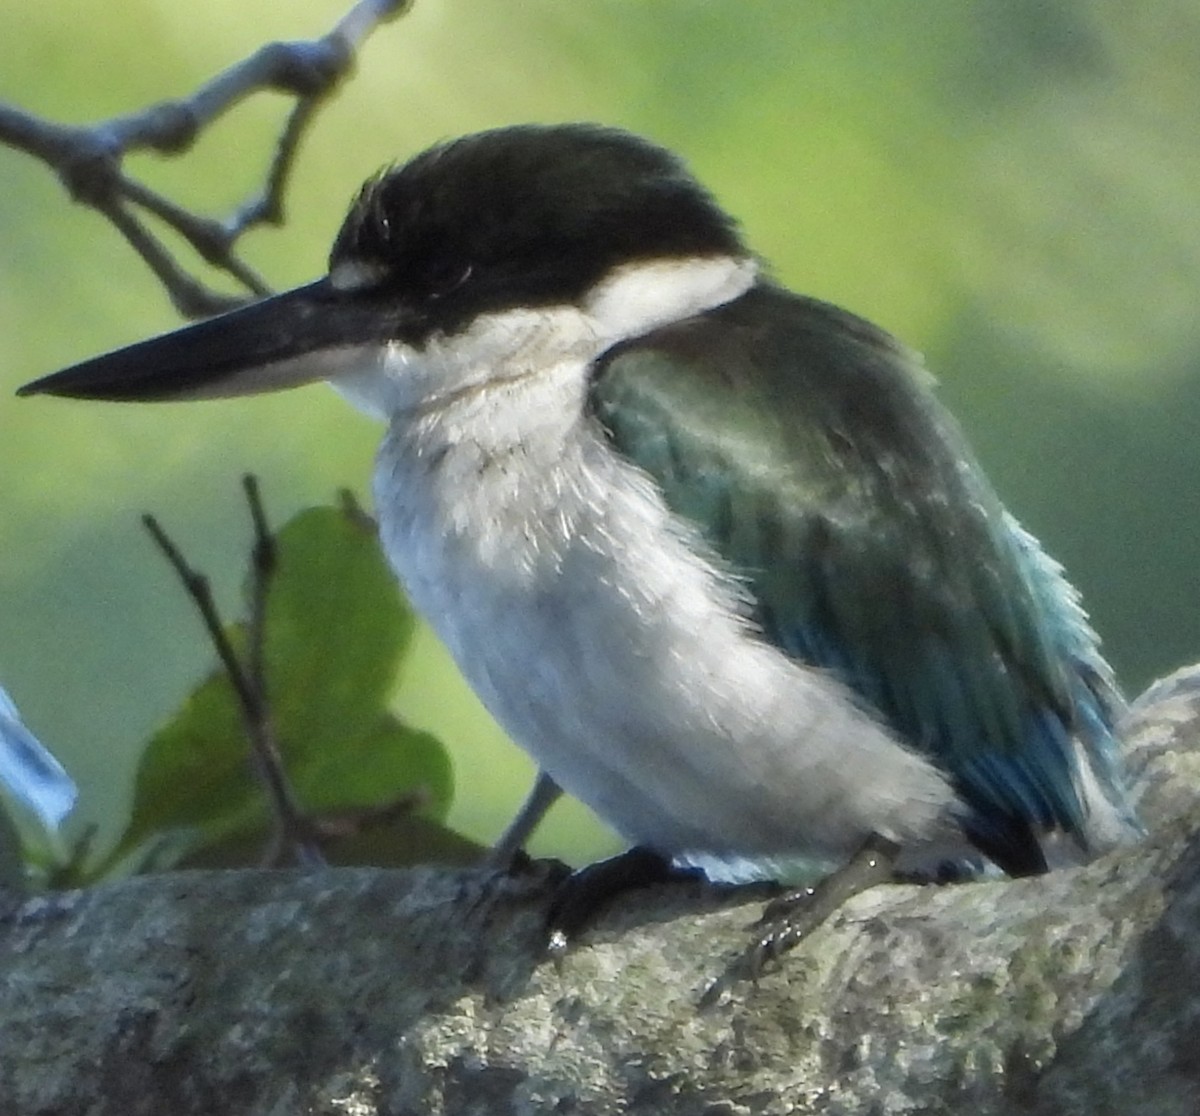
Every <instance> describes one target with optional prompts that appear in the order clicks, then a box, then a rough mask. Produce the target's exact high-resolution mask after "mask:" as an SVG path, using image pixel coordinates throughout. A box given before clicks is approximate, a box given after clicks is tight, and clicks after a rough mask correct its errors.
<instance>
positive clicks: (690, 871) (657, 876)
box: [546, 845, 703, 958]
mask: <svg viewBox="0 0 1200 1116" xmlns="http://www.w3.org/2000/svg"><path fill="white" fill-rule="evenodd" d="M697 878H703V873H702V872H700V870H699V869H698V868H677V867H676V866H675V865H673V864H672V863H671V861H669V860H668V859H667V858H666V857H664V856H661V855H660V854H659V853H656V852H654V851H653V850H651V849H647V848H643V847H641V846H639V845H635V846H634V847H633V848H631V849H626V851H625V852H623V853H619V854H618V855H617V856H612V857H609V858H608V859H607V860H600V861H597V862H596V863H595V864H589V865H588V866H587V867H586V868H580V869H578V870H576V871H574V872H572V873H571V874H570V875H569V876H568V877H567V878H566V879H565V880H563V882H562V883H561V884H559V886H558V890H557V891H556V892H555V894H554V899H553V901H552V902H551V905H550V912H549V914H548V915H547V916H546V931H547V948H548V949H549V951H550V953H551V955H553V956H554V957H556V958H557V957H561V956H562V955H563V954H564V953H565V952H566V950H567V946H568V945H569V944H570V942H571V940H572V939H573V938H574V937H575V936H576V935H577V934H578V933H579V932H580V931H581V930H582V929H583V928H584V927H585V926H587V924H588V923H589V922H591V921H592V919H593V918H594V917H595V915H596V912H597V911H599V910H600V908H601V907H604V906H606V905H607V904H608V903H610V902H611V901H612V900H613V899H615V898H617V896H619V895H622V894H623V893H625V892H627V891H632V890H634V889H635V888H641V887H650V886H651V885H653V884H660V883H670V882H672V881H676V880H695V879H697Z"/></svg>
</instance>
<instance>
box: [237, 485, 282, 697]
mask: <svg viewBox="0 0 1200 1116" xmlns="http://www.w3.org/2000/svg"><path fill="white" fill-rule="evenodd" d="M242 487H243V489H245V492H246V503H247V504H249V506H250V519H251V522H252V523H253V525H254V549H253V551H252V552H251V561H252V562H253V566H254V576H253V579H252V581H251V589H250V683H251V685H252V686H253V687H254V689H255V690H257V691H258V692H259V693H260V694H262V695H264V699H265V695H266V692H267V676H266V667H265V651H266V636H267V590H268V589H269V588H270V584H271V577H272V575H273V574H274V573H275V558H276V551H275V536H274V535H272V534H271V528H270V526H269V525H268V524H267V513H266V509H265V508H264V507H263V502H262V494H261V493H260V492H259V488H258V478H257V477H256V476H255V475H254V474H253V473H247V474H246V475H245V476H244V477H242Z"/></svg>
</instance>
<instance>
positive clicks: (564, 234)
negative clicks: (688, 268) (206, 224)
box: [330, 124, 745, 332]
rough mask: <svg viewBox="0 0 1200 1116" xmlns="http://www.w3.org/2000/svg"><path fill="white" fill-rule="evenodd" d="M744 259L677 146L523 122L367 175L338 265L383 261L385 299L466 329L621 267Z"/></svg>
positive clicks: (581, 288) (574, 291) (574, 295)
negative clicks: (484, 316) (483, 316)
mask: <svg viewBox="0 0 1200 1116" xmlns="http://www.w3.org/2000/svg"><path fill="white" fill-rule="evenodd" d="M744 254H745V249H744V247H743V246H742V244H741V242H740V239H739V237H738V234H737V230H736V228H735V225H734V223H733V221H732V219H731V218H730V217H729V216H728V215H727V214H725V213H724V212H723V211H722V210H721V208H720V207H719V206H718V205H717V203H716V202H715V201H714V200H713V198H712V197H711V196H710V195H709V194H708V193H707V192H706V191H705V190H704V189H703V187H701V186H700V185H699V183H698V182H696V180H695V179H694V178H693V177H692V176H691V174H690V173H689V172H688V171H687V169H686V168H685V167H684V165H683V164H682V163H681V162H680V161H679V160H678V159H677V158H676V157H675V156H674V155H672V154H671V153H670V152H668V151H665V150H663V149H662V148H660V147H657V146H655V145H654V144H651V143H648V142H647V141H645V140H643V139H640V138H638V137H637V136H633V135H630V134H629V133H627V132H623V131H620V130H618V129H614V128H605V127H600V126H598V125H590V124H567V125H545V126H539V125H524V126H519V127H511V128H502V129H497V130H495V131H490V132H482V133H479V134H477V135H472V136H467V137H465V138H463V139H458V140H454V141H453V142H450V143H446V144H443V145H441V146H438V147H434V148H431V149H429V150H428V151H425V152H423V153H422V154H420V155H417V156H416V157H415V158H413V159H412V160H410V161H409V162H407V163H405V164H404V165H403V166H400V167H397V168H394V169H392V170H389V171H387V172H385V173H384V174H382V175H380V176H379V177H378V178H376V179H374V180H372V181H371V182H369V183H367V185H366V186H365V187H364V188H363V190H362V192H361V193H360V194H359V197H358V199H357V200H356V201H355V203H354V205H353V206H352V208H351V210H350V213H349V215H348V217H347V218H346V221H345V224H344V225H343V226H342V229H341V232H340V233H339V234H338V237H337V240H336V242H335V243H334V246H333V251H332V253H331V257H330V265H331V268H336V267H337V266H338V265H339V264H342V263H358V264H365V265H367V267H371V265H380V266H379V273H380V275H381V276H383V278H382V281H381V282H380V284H379V289H378V293H379V294H380V295H386V296H388V297H390V298H398V299H400V300H401V301H402V302H403V303H405V304H407V305H409V306H412V307H413V308H414V309H415V308H418V307H419V308H420V309H421V311H422V317H423V320H424V322H425V326H426V328H427V329H437V330H440V331H444V332H454V331H455V330H456V329H457V328H460V327H462V326H463V325H465V324H466V323H467V322H469V321H470V319H471V318H473V317H474V316H475V315H477V314H480V313H485V312H488V311H497V310H505V309H510V308H513V307H518V306H539V305H553V304H568V305H569V304H571V303H574V302H577V301H578V300H579V299H580V298H581V297H582V296H583V295H584V294H585V293H586V292H587V291H588V290H589V289H590V288H591V287H593V286H594V285H595V284H596V283H597V282H598V281H599V280H601V279H602V278H603V277H604V276H605V275H607V274H608V273H609V272H611V271H612V270H613V269H614V268H616V267H618V266H620V265H622V264H626V263H632V262H636V261H640V260H651V259H674V258H685V257H695V256H716V255H744Z"/></svg>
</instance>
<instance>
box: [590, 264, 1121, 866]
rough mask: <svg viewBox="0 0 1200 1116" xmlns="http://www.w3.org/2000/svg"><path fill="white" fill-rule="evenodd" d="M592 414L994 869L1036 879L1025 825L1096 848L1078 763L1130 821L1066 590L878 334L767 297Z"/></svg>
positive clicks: (652, 349)
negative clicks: (911, 762) (936, 780)
mask: <svg viewBox="0 0 1200 1116" xmlns="http://www.w3.org/2000/svg"><path fill="white" fill-rule="evenodd" d="M590 403H591V407H592V411H593V413H594V415H595V416H596V418H597V419H598V420H599V422H600V424H601V425H602V427H603V428H604V430H605V431H606V433H607V436H608V437H609V438H610V439H611V441H612V443H613V444H614V446H615V447H616V448H617V449H618V450H619V451H621V452H622V453H624V454H625V455H626V456H628V457H629V458H631V459H632V460H633V461H635V462H636V463H637V464H638V465H640V466H641V467H642V468H643V469H645V470H646V471H647V472H649V473H650V474H651V475H652V476H653V477H654V478H655V480H656V481H657V482H658V484H659V485H660V486H661V488H662V491H663V493H664V496H665V499H666V501H667V503H668V505H669V506H670V507H671V508H672V510H673V511H675V512H676V513H677V514H679V515H682V516H684V517H686V518H688V519H691V520H692V521H694V522H695V523H696V524H698V525H699V526H700V527H701V528H702V529H703V531H704V533H705V534H706V536H707V538H708V540H709V541H710V543H711V544H712V546H713V547H714V549H715V550H716V551H717V553H718V554H719V555H720V556H721V558H722V559H723V560H724V561H725V562H726V563H728V565H729V566H730V567H731V568H732V569H733V570H734V571H735V572H736V573H737V574H738V575H739V576H740V577H742V578H744V579H745V581H746V583H747V585H748V587H749V589H750V592H751V594H752V596H753V599H754V601H755V604H756V609H757V614H756V617H755V618H756V620H757V623H758V624H759V625H760V627H761V629H762V631H763V634H764V637H765V638H767V639H769V640H771V641H772V642H773V643H775V644H776V645H777V646H779V647H780V648H781V649H783V650H784V651H786V652H787V653H788V654H790V655H792V656H794V657H796V658H797V659H800V660H803V661H804V662H806V663H810V664H812V665H814V666H819V667H822V668H825V669H828V670H830V671H832V672H834V673H835V674H837V675H838V676H839V677H840V678H842V679H843V680H844V681H845V682H846V683H847V684H848V685H849V686H850V688H851V689H852V690H853V691H855V692H856V693H857V694H858V695H859V696H860V697H861V699H862V700H863V701H864V702H865V703H866V704H868V705H869V706H871V707H872V708H873V709H875V710H876V711H877V712H878V714H879V715H880V716H881V717H882V718H884V719H885V720H886V721H888V722H889V723H890V724H891V725H892V726H893V727H894V728H895V729H896V731H897V732H898V733H899V734H900V735H901V736H902V737H903V738H904V739H906V740H907V741H908V743H909V744H910V745H911V746H912V747H914V748H917V749H919V750H920V751H922V752H923V753H925V754H926V755H928V756H930V757H931V758H932V759H933V760H934V761H935V762H936V763H937V764H938V765H939V766H941V767H942V768H943V769H944V770H946V771H947V772H948V773H949V774H950V775H951V776H952V777H953V779H954V780H955V781H956V783H957V785H958V787H959V789H960V793H961V795H962V797H963V798H964V800H965V801H966V802H967V803H968V804H969V805H970V806H971V807H972V808H973V813H974V818H973V820H972V823H971V824H972V826H973V828H972V833H973V836H975V837H976V838H977V840H978V842H979V844H980V845H981V847H982V848H984V850H985V851H986V852H988V853H989V855H991V856H992V857H993V858H994V859H996V860H997V861H998V862H999V863H1000V864H1001V865H1002V866H1003V867H1005V868H1006V869H1007V870H1009V871H1011V872H1028V871H1038V870H1040V869H1041V868H1044V866H1045V864H1044V860H1043V859H1042V853H1041V850H1040V846H1039V844H1038V841H1037V834H1038V832H1039V831H1042V830H1050V829H1060V830H1065V831H1067V832H1069V833H1071V834H1073V835H1075V836H1076V837H1077V838H1078V840H1079V842H1080V844H1082V845H1084V846H1085V847H1086V846H1088V845H1089V843H1091V841H1092V838H1093V836H1094V830H1095V829H1096V826H1095V825H1094V824H1092V819H1090V818H1089V816H1088V815H1089V809H1091V808H1092V807H1093V806H1094V803H1089V802H1088V801H1086V800H1085V797H1084V795H1083V794H1082V793H1081V787H1082V785H1083V782H1084V781H1085V780H1083V779H1081V772H1080V770H1079V767H1080V764H1081V763H1086V764H1088V765H1089V768H1090V772H1091V774H1092V775H1093V776H1094V780H1093V781H1094V783H1095V785H1097V786H1099V788H1100V790H1101V792H1102V794H1103V796H1104V797H1105V798H1106V799H1107V800H1108V801H1109V802H1110V803H1111V804H1112V807H1113V810H1114V811H1115V812H1116V813H1117V814H1120V815H1121V816H1122V817H1123V818H1124V819H1125V820H1126V821H1129V823H1130V824H1132V822H1131V814H1130V812H1129V810H1128V807H1127V806H1126V805H1125V792H1124V787H1123V783H1122V775H1121V770H1120V762H1119V756H1118V753H1117V747H1116V744H1115V741H1114V737H1113V725H1114V722H1115V720H1116V718H1117V716H1118V714H1119V712H1120V710H1121V709H1122V700H1121V697H1120V694H1119V693H1118V690H1117V688H1116V685H1115V683H1114V681H1113V678H1112V675H1111V672H1110V671H1109V669H1108V667H1107V665H1106V664H1105V662H1104V660H1103V658H1102V657H1101V655H1100V652H1099V649H1098V644H1097V640H1096V637H1095V635H1094V633H1093V632H1092V630H1091V629H1090V627H1089V626H1088V624H1087V621H1086V618H1085V616H1084V614H1083V612H1082V611H1081V609H1080V607H1079V604H1078V599H1077V596H1076V594H1075V592H1074V590H1073V589H1072V588H1071V587H1070V585H1068V583H1067V582H1066V580H1065V578H1064V577H1063V575H1062V572H1061V569H1060V568H1059V567H1058V566H1057V564H1056V563H1054V562H1053V561H1052V560H1051V559H1049V558H1048V557H1047V556H1046V555H1045V554H1044V553H1043V552H1042V551H1041V549H1040V547H1039V546H1038V544H1037V542H1036V540H1034V539H1033V538H1032V536H1030V535H1029V534H1027V533H1026V532H1025V531H1023V530H1022V529H1021V528H1020V527H1019V526H1018V525H1017V524H1016V522H1015V521H1014V520H1013V519H1012V518H1011V517H1010V516H1009V515H1008V514H1007V512H1006V511H1005V510H1004V508H1003V507H1002V506H1001V504H1000V502H999V500H998V499H997V497H996V496H995V494H994V492H993V491H992V489H991V488H990V486H989V485H988V483H987V481H986V479H985V478H984V477H983V474H982V472H981V471H980V470H979V468H978V466H977V465H976V464H975V462H974V461H973V459H972V457H971V454H970V452H969V450H968V448H967V446H966V444H965V441H964V439H963V437H962V435H961V433H960V432H959V430H958V428H957V426H956V425H955V424H954V422H953V420H952V419H951V418H950V417H949V415H948V414H947V413H946V412H945V410H944V409H943V408H941V407H940V405H939V404H938V403H937V401H936V399H935V398H934V396H933V393H932V391H931V389H930V386H929V383H928V378H927V376H926V375H925V373H924V372H923V370H922V369H921V368H920V365H919V363H918V362H917V361H916V360H915V359H914V358H913V357H912V356H911V354H909V353H908V352H907V351H906V350H904V349H902V348H901V347H900V346H899V345H898V344H896V343H895V342H894V341H893V340H892V339H891V338H890V337H888V335H886V334H884V333H883V332H882V331H879V330H877V329H876V328H875V327H873V326H871V325H869V324H868V323H866V322H863V321H862V320H861V319H858V318H855V317H853V316H852V315H849V314H846V313H844V312H843V311H840V310H837V309H836V308H834V307H831V306H828V305H826V304H824V303H820V302H817V301H815V300H811V299H804V298H800V297H798V296H795V295H791V294H789V293H787V292H785V291H782V290H779V289H777V288H774V287H770V286H766V285H764V286H760V287H757V288H755V289H754V290H752V291H751V292H750V293H748V294H747V295H744V296H743V297H742V298H740V299H737V300H735V301H734V302H732V303H729V304H727V305H726V306H724V307H719V308H717V309H716V310H713V311H710V312H708V313H706V314H703V315H700V316H698V317H696V318H694V319H690V320H689V321H687V322H684V323H678V324H675V325H672V326H669V327H666V328H664V329H661V330H658V331H655V332H654V333H652V334H650V335H648V336H646V337H644V338H640V339H638V340H635V341H633V342H629V343H627V344H625V345H622V346H619V347H618V348H616V349H614V350H613V351H612V352H610V353H609V354H607V355H606V356H605V357H604V358H603V359H602V360H601V362H600V363H599V364H598V366H597V369H596V372H595V377H594V380H593V383H592V389H591V398H590ZM1076 742H1078V745H1079V746H1078V748H1077V747H1076Z"/></svg>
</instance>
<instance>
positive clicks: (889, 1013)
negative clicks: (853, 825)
mask: <svg viewBox="0 0 1200 1116" xmlns="http://www.w3.org/2000/svg"><path fill="white" fill-rule="evenodd" d="M1127 731H1128V736H1129V741H1130V744H1129V747H1130V749H1131V754H1132V757H1133V766H1134V770H1135V774H1136V775H1137V778H1138V780H1139V788H1140V790H1141V793H1142V811H1143V815H1144V818H1145V820H1146V822H1147V824H1148V826H1149V828H1150V831H1151V832H1150V837H1149V838H1148V839H1147V840H1146V841H1145V842H1144V843H1143V844H1141V845H1139V846H1138V847H1136V848H1133V849H1130V850H1126V851H1124V852H1122V853H1120V854H1118V855H1115V856H1111V857H1107V858H1105V859H1103V860H1100V861H1098V862H1096V863H1095V864H1092V865H1089V866H1088V867H1086V868H1081V869H1071V870H1066V871H1060V872H1055V873H1052V874H1050V875H1048V876H1045V877H1041V878H1038V879H1029V880H1017V881H996V882H987V883H978V884H964V885H961V886H956V887H944V888H936V887H923V888H922V887H900V886H896V887H880V888H876V889H874V890H873V891H871V892H868V893H866V894H864V895H861V896H858V897H857V898H855V899H854V900H852V901H851V902H849V903H848V904H846V906H845V907H844V908H843V910H842V911H841V912H839V914H838V915H837V916H836V917H835V918H833V919H832V920H830V922H829V923H827V924H826V925H825V926H823V927H821V928H820V929H819V930H818V931H817V932H816V933H814V934H813V936H812V937H811V938H810V939H809V940H808V941H807V942H806V943H804V944H803V945H802V946H801V947H800V948H799V949H797V950H795V951H794V952H793V953H791V954H789V955H788V957H787V958H786V960H785V961H784V962H783V963H782V964H781V965H780V966H779V967H778V968H776V969H775V970H773V971H772V972H770V973H769V974H768V975H767V976H765V977H764V978H763V979H762V980H761V981H760V982H759V983H758V985H757V986H748V985H744V986H741V987H740V988H739V989H738V990H737V993H736V994H735V995H734V996H733V997H731V998H728V999H726V1000H725V1001H723V1002H722V1003H720V1004H719V1005H718V1006H717V1007H715V1008H713V1009H710V1010H707V1011H703V1012H702V1011H699V1010H697V1006H696V1001H697V998H698V996H699V995H700V993H701V991H702V990H703V989H704V988H705V987H706V986H707V985H708V983H709V982H710V981H711V980H713V979H714V978H715V977H716V976H718V975H719V974H720V973H721V972H722V971H723V969H724V966H725V965H726V964H727V963H728V961H729V960H730V959H731V958H732V957H733V956H734V955H735V954H736V953H737V951H738V950H740V949H741V948H742V946H743V945H744V944H745V941H746V928H747V926H748V924H749V923H750V922H751V921H752V920H753V919H754V918H755V917H757V915H758V913H759V911H760V904H759V903H756V902H748V901H746V900H745V899H742V900H740V901H738V902H737V903H735V904H734V905H730V903H729V901H728V900H724V901H723V900H721V899H719V898H718V897H716V896H714V895H711V894H708V893H706V892H705V891H704V890H703V889H702V888H700V887H699V886H695V887H692V886H685V885H679V886H674V887H668V888H661V889H657V890H653V891H647V892H645V893H644V894H641V895H637V896H634V897H632V898H631V899H630V900H629V901H628V902H625V903H623V905H622V907H621V909H620V911H615V912H614V913H613V914H611V915H610V916H609V917H607V918H606V919H604V920H603V921H602V922H601V923H600V924H599V925H598V926H597V927H596V929H595V930H594V931H592V932H590V933H589V934H588V935H586V936H585V937H584V938H583V939H582V940H581V941H580V942H579V943H578V944H577V945H576V946H575V948H574V949H573V950H571V951H570V952H569V954H568V955H567V956H566V958H565V959H564V960H563V961H562V962H561V963H560V964H557V965H556V964H555V963H553V962H549V961H546V960H544V958H543V956H542V953H541V948H540V945H541V934H540V927H541V923H542V918H543V915H544V911H545V905H546V902H547V899H548V889H547V881H546V878H545V877H544V876H543V875H541V874H539V873H536V872H535V873H531V874H530V875H529V876H526V877H523V878H520V879H504V878H498V877H494V876H487V875H485V874H483V873H479V872H471V871H449V870H434V869H429V870H417V871H383V870H370V869H357V870H353V869H337V870H330V871H327V872H320V873H316V874H309V875H305V874H301V873H298V872H266V871H241V872H189V873H174V874H166V875H161V876H154V877H141V878H138V879H133V880H128V881H125V882H122V883H118V884H113V885H109V886H105V887H99V888H95V889H93V890H90V891H87V892H77V893H69V894H65V895H61V896H53V897H42V898H36V899H33V900H30V901H28V902H26V903H24V904H23V905H21V906H19V907H17V908H16V909H15V910H13V911H9V912H8V913H0V1113H2V1114H3V1116H34V1114H37V1116H59V1114H63V1116H66V1114H76V1113H78V1114H80V1116H82V1114H85V1113H86V1114H88V1116H108V1114H112V1116H139V1114H155V1116H158V1114H163V1116H191V1114H193V1113H194V1114H197V1116H199V1114H203V1116H218V1114H219V1116H232V1114H242V1113H247V1114H250V1113H252V1114H255V1116H258V1114H263V1116H267V1114H270V1116H283V1114H305V1116H326V1114H329V1116H334V1114H338V1116H371V1114H375V1113H383V1114H388V1116H403V1114H409V1113H413V1114H417V1113H422V1114H424V1113H431V1114H438V1113H444V1114H449V1116H467V1114H472V1116H473V1114H480V1116H482V1114H485V1113H486V1114H508V1113H530V1114H532V1113H576V1114H600V1113H605V1114H607V1113H613V1114H616V1113H631V1114H637V1116H641V1114H659V1113H662V1114H685V1113H686V1114H689V1116H701V1114H703V1116H733V1114H737V1113H788V1112H798V1113H822V1114H838V1116H840V1114H847V1116H848V1114H855V1116H893V1114H900V1113H917V1112H920V1113H943V1112H944V1113H951V1112H953V1113H970V1114H971V1116H1002V1114H1003V1116H1008V1114H1017V1113H1038V1114H1042V1113H1044V1114H1047V1116H1049V1114H1055V1116H1073V1114H1076V1113H1078V1114H1080V1116H1082V1114H1084V1113H1087V1114H1089V1116H1102V1114H1106V1113H1113V1114H1120V1116H1143V1114H1144V1116H1151V1114H1152V1116H1176V1114H1178V1116H1184V1114H1186V1116H1196V1114H1197V1113H1200V832H1198V831H1200V806H1198V801H1200V668H1191V669H1189V670H1185V671H1181V672H1179V673H1178V674H1176V675H1174V676H1172V677H1171V678H1170V679H1167V680H1165V681H1164V682H1161V683H1158V684H1157V685H1156V686H1155V687H1152V689H1151V690H1150V691H1149V692H1148V693H1147V694H1146V695H1145V696H1144V697H1143V698H1142V699H1141V700H1140V701H1139V703H1138V704H1137V706H1136V707H1135V709H1134V711H1133V713H1132V714H1131V717H1130V720H1129V724H1128V730H1127Z"/></svg>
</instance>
